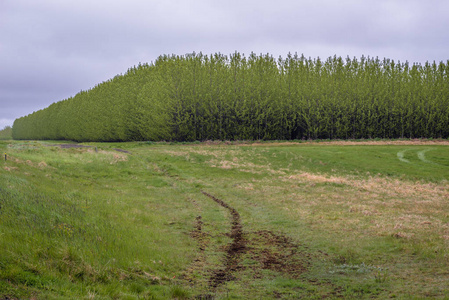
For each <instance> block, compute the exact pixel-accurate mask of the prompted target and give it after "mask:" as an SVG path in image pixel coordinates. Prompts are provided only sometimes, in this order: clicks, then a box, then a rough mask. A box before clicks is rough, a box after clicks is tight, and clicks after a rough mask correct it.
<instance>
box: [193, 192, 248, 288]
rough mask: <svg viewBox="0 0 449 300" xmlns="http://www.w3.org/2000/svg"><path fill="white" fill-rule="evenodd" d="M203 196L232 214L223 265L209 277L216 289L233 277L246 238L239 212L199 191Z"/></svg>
mask: <svg viewBox="0 0 449 300" xmlns="http://www.w3.org/2000/svg"><path fill="white" fill-rule="evenodd" d="M201 192H202V193H203V194H204V195H205V196H207V197H209V198H211V199H212V200H214V201H215V202H216V203H218V204H219V205H220V206H222V207H223V208H226V209H227V210H228V211H229V212H230V213H231V216H232V222H231V223H232V228H231V232H230V234H229V237H230V238H231V239H232V242H231V244H229V245H228V246H227V248H226V254H225V262H224V267H223V268H221V269H219V270H216V271H215V272H214V273H213V274H212V276H211V277H210V279H209V285H210V287H211V288H212V289H216V288H217V287H219V286H220V285H222V284H223V283H225V282H227V281H231V280H233V279H234V276H233V275H232V273H234V272H235V271H237V270H239V269H240V268H241V266H240V265H239V262H240V258H241V256H242V255H243V254H244V253H245V252H246V251H247V240H246V239H245V237H244V235H243V228H242V224H241V221H240V214H239V213H238V212H237V210H235V209H234V208H232V207H231V206H229V205H228V204H227V203H226V202H224V201H222V200H220V199H218V198H216V197H214V196H212V195H211V194H208V193H206V192H204V191H201Z"/></svg>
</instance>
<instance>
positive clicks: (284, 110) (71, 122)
mask: <svg viewBox="0 0 449 300" xmlns="http://www.w3.org/2000/svg"><path fill="white" fill-rule="evenodd" d="M448 75H449V61H448V62H447V63H444V62H440V63H435V62H434V63H425V64H424V65H421V64H409V63H407V62H406V63H401V62H394V61H392V60H389V59H383V60H380V59H378V58H367V57H361V58H353V59H351V58H349V57H348V58H346V59H343V58H341V57H337V56H334V57H329V58H328V59H326V60H321V59H319V58H316V59H311V58H306V57H304V56H299V55H296V54H295V55H292V54H289V55H287V57H286V58H281V57H280V58H279V59H275V58H274V57H273V56H271V55H269V54H267V55H255V54H254V53H252V54H250V55H249V56H248V57H245V56H244V55H242V54H240V53H237V52H236V53H234V54H231V55H228V56H227V55H222V54H212V55H203V54H201V53H200V54H195V53H193V54H187V55H184V56H175V55H172V56H167V55H164V56H160V57H159V58H158V59H157V60H156V61H154V62H153V63H151V64H139V65H138V66H134V67H132V68H130V69H129V70H128V71H127V72H126V73H125V74H123V75H117V76H116V77H114V78H113V79H111V80H108V81H106V82H103V83H101V84H98V85H97V86H95V87H94V88H92V89H90V90H88V91H81V92H80V93H78V94H77V95H75V96H74V97H72V98H69V99H66V100H63V101H60V102H57V103H54V104H52V105H50V106H49V107H47V108H45V109H43V110H40V111H37V112H34V113H32V114H30V115H28V116H25V117H22V118H19V119H17V120H15V122H14V126H13V137H14V138H15V139H51V140H58V139H66V140H74V141H132V140H151V141H160V140H166V141H194V140H259V139H264V140H274V139H277V140H292V139H349V138H350V139H359V138H419V137H426V138H449V77H448Z"/></svg>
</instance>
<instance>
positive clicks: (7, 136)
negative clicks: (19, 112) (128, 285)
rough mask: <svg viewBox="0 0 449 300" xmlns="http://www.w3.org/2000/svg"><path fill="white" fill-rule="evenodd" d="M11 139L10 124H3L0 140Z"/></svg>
mask: <svg viewBox="0 0 449 300" xmlns="http://www.w3.org/2000/svg"><path fill="white" fill-rule="evenodd" d="M9 139H12V128H11V126H5V128H3V129H2V130H0V140H9Z"/></svg>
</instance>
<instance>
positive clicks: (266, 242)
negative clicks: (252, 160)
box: [185, 191, 310, 296]
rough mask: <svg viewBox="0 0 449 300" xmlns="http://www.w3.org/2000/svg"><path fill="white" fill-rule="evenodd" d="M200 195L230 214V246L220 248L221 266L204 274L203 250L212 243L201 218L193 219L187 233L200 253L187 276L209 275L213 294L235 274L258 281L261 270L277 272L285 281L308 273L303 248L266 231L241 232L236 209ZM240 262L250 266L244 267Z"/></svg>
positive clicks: (241, 227)
mask: <svg viewBox="0 0 449 300" xmlns="http://www.w3.org/2000/svg"><path fill="white" fill-rule="evenodd" d="M202 193H203V194H204V195H205V196H207V197H209V198H210V199H212V200H213V201H215V202H216V203H217V204H219V205H220V206H221V207H223V208H226V209H227V210H228V211H229V212H230V214H231V216H230V219H231V225H232V226H231V230H230V232H229V233H228V234H227V236H229V237H230V238H231V242H230V243H229V244H228V245H227V246H226V247H225V248H224V251H225V258H224V260H223V264H222V266H221V267H220V268H218V269H215V270H213V271H207V270H205V269H208V268H210V266H208V265H207V263H206V260H207V259H206V257H205V255H206V251H205V250H206V249H207V247H208V246H209V244H210V242H211V241H212V239H211V238H210V235H209V234H208V233H206V232H204V230H203V224H204V223H203V221H202V218H201V216H198V217H196V219H195V223H194V230H193V232H192V233H191V236H192V237H193V238H195V239H196V240H197V241H198V247H199V252H200V253H199V255H198V258H197V259H196V260H195V261H194V262H193V264H192V266H191V267H190V269H189V270H188V271H187V273H192V271H194V270H196V271H198V270H199V269H201V268H202V269H203V271H204V273H209V274H211V275H210V277H209V280H208V288H209V289H210V290H211V291H215V290H216V289H217V288H218V287H219V286H221V285H223V284H224V283H226V282H229V281H233V280H235V279H236V275H237V274H236V273H237V272H239V271H243V270H251V272H250V274H252V275H251V276H252V278H254V279H258V278H262V277H263V276H264V275H263V274H262V270H271V271H275V272H279V273H281V274H283V275H284V276H286V277H289V278H299V276H300V275H301V274H302V273H304V272H305V271H306V270H307V269H308V267H309V265H310V262H309V261H310V254H308V253H307V252H306V251H305V250H304V249H305V248H304V247H303V246H301V245H299V244H297V243H295V242H294V241H293V240H292V239H291V238H289V237H287V236H284V235H282V234H277V233H274V232H272V231H268V230H261V231H255V232H244V231H243V226H242V223H241V219H240V214H239V213H238V211H237V210H236V209H234V208H233V207H231V206H229V204H227V203H226V202H224V201H223V200H221V199H218V198H216V197H215V196H213V195H211V194H209V193H206V192H204V191H203V192H202ZM244 260H245V261H246V262H248V261H252V262H253V263H251V264H249V265H248V264H246V263H245V262H244ZM186 275H187V276H186V277H185V279H187V280H189V281H192V279H191V277H190V276H188V274H186ZM202 296H204V295H202ZM207 296H209V295H207Z"/></svg>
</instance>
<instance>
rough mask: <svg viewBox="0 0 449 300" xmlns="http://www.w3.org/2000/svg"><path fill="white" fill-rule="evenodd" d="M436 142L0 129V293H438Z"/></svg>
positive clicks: (444, 248) (441, 180)
mask: <svg viewBox="0 0 449 300" xmlns="http://www.w3.org/2000/svg"><path fill="white" fill-rule="evenodd" d="M81 146H82V147H81ZM448 150H449V141H447V140H379V141H368V140H367V141H340V142H339V141H333V142H328V141H321V142H304V141H290V142H276V141H272V142H202V143H163V142H159V143H154V142H128V143H83V144H76V145H73V144H70V142H60V141H0V151H1V153H2V154H3V153H6V160H5V159H4V158H5V157H4V155H2V157H1V158H2V160H1V161H0V250H1V251H0V299H275V298H279V299H298V298H307V299H322V298H328V299H333V298H345V299H373V298H374V299H385V298H398V299H425V298H429V299H430V298H432V299H433V298H449V272H448V270H449V247H448V246H449V201H448V199H449V184H448V180H449V151H448Z"/></svg>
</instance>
